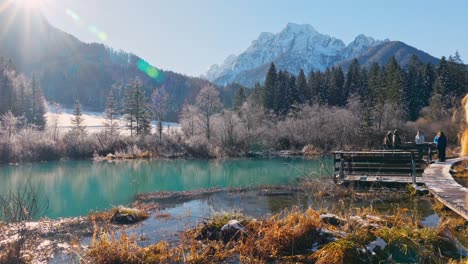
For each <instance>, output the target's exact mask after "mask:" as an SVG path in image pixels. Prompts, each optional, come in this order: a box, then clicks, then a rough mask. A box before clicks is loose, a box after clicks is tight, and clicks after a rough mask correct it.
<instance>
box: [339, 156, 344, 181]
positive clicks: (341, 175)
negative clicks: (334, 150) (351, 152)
mask: <svg viewBox="0 0 468 264" xmlns="http://www.w3.org/2000/svg"><path fill="white" fill-rule="evenodd" d="M340 179H341V180H342V179H344V159H343V157H341V160H340Z"/></svg>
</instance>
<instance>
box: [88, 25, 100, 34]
mask: <svg viewBox="0 0 468 264" xmlns="http://www.w3.org/2000/svg"><path fill="white" fill-rule="evenodd" d="M88 30H89V32H91V33H93V34H97V33H98V32H99V31H98V29H97V27H96V26H89V27H88Z"/></svg>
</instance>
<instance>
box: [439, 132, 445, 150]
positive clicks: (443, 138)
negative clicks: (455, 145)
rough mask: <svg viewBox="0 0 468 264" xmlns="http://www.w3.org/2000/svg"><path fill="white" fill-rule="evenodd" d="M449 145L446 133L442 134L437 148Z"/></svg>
mask: <svg viewBox="0 0 468 264" xmlns="http://www.w3.org/2000/svg"><path fill="white" fill-rule="evenodd" d="M446 147H447V137H446V136H445V135H440V136H439V138H438V139H437V148H441V149H442V148H446Z"/></svg>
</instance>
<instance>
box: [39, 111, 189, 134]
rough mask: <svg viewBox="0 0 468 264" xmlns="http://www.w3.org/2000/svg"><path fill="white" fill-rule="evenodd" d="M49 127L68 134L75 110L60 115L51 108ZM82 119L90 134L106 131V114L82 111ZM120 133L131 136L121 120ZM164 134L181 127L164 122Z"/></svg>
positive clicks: (155, 124)
mask: <svg viewBox="0 0 468 264" xmlns="http://www.w3.org/2000/svg"><path fill="white" fill-rule="evenodd" d="M45 116H46V118H47V126H48V127H49V128H54V127H55V126H57V127H58V129H59V131H60V132H67V131H68V130H70V128H71V127H72V123H71V120H72V118H73V109H62V110H61V111H60V113H57V111H56V110H55V109H53V108H52V107H49V111H48V112H47V113H46V115H45ZM82 118H83V120H84V125H85V126H86V129H87V130H88V132H90V133H95V132H100V131H101V130H103V129H104V123H105V119H104V113H101V112H91V111H82ZM118 122H119V127H120V132H121V133H122V134H130V131H129V130H128V129H127V128H126V127H125V121H124V120H123V119H122V118H120V119H119V121H118ZM151 127H152V132H153V133H156V131H157V123H156V121H153V122H151ZM163 127H164V130H163V131H164V132H167V131H168V129H169V130H179V129H180V125H179V124H178V123H173V122H163Z"/></svg>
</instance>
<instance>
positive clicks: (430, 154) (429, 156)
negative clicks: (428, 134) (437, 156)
mask: <svg viewBox="0 0 468 264" xmlns="http://www.w3.org/2000/svg"><path fill="white" fill-rule="evenodd" d="M427 161H428V162H429V163H431V162H432V146H431V145H429V153H428V154H427Z"/></svg>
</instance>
